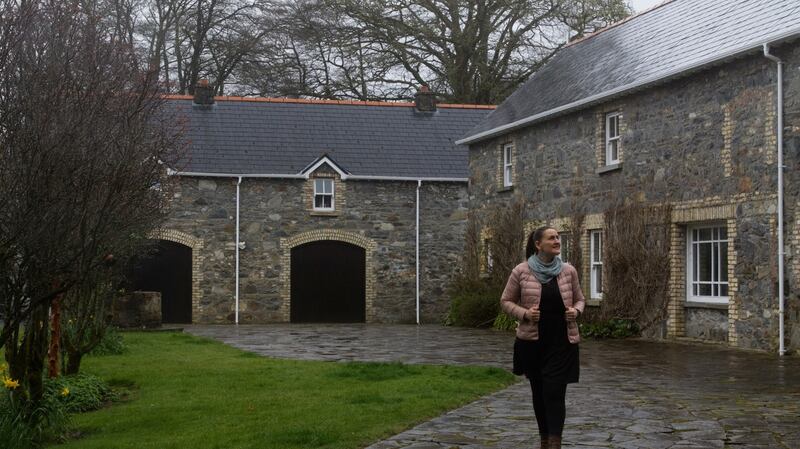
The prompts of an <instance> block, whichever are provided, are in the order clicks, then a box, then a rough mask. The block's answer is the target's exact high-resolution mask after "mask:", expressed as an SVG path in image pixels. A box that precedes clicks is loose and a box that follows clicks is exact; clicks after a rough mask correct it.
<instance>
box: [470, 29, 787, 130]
mask: <svg viewBox="0 0 800 449" xmlns="http://www.w3.org/2000/svg"><path fill="white" fill-rule="evenodd" d="M798 35H800V29H794V30H791V31H786V32H783V33H781V34H779V35H777V36H772V37H770V38H768V39H762V40H759V41H757V42H751V43H748V44H745V45H741V46H739V47H736V48H734V49H733V50H729V51H727V52H725V53H720V54H717V55H714V56H711V57H708V58H704V59H700V60H698V61H695V62H693V63H690V64H687V65H685V66H683V67H679V68H677V69H673V70H668V71H666V72H662V73H659V74H656V75H653V76H650V77H648V78H645V79H643V80H640V81H637V82H634V83H630V84H626V85H624V86H620V87H617V88H615V89H611V90H607V91H605V92H601V93H599V94H596V95H592V96H591V97H586V98H583V99H581V100H578V101H573V102H572V103H567V104H565V105H563V106H559V107H557V108H553V109H549V110H547V111H544V112H540V113H538V114H535V115H531V116H530V117H525V118H523V119H520V120H517V121H514V122H511V123H507V124H505V125H502V126H498V127H496V128H492V129H489V130H486V131H483V132H481V133H478V134H475V135H474V136H470V137H466V138H464V139H461V140H457V141H456V145H469V144H471V143H475V142H478V141H480V140H485V139H488V138H491V137H495V136H498V135H500V134H503V133H505V132H506V131H510V130H512V129H516V128H520V127H522V126H525V125H530V124H533V123H535V122H538V121H541V120H543V119H546V118H548V117H550V116H553V115H556V114H559V113H563V112H567V111H571V110H574V109H579V108H581V107H583V106H587V105H589V104H592V103H599V102H600V101H602V100H605V99H608V98H611V97H615V96H618V95H622V94H625V93H628V92H630V91H634V90H637V89H642V88H644V87H647V86H648V85H650V84H656V83H658V82H664V81H667V80H669V79H670V78H675V77H678V76H680V75H683V74H685V73H686V72H694V71H697V70H700V69H703V68H705V67H706V66H709V65H714V64H717V63H720V62H724V61H725V60H727V59H733V58H736V57H737V56H744V55H745V54H747V53H750V52H752V51H756V50H757V51H759V52H760V51H761V50H762V49H763V48H764V44H769V45H774V44H778V43H780V42H782V41H785V40H789V39H791V38H793V37H797V36H798Z"/></svg>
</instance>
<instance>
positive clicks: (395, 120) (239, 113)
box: [136, 86, 493, 323]
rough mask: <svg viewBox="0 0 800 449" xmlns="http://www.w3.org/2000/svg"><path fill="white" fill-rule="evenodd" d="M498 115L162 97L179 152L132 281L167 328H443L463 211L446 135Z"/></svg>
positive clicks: (456, 109) (431, 107) (464, 108)
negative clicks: (155, 232)
mask: <svg viewBox="0 0 800 449" xmlns="http://www.w3.org/2000/svg"><path fill="white" fill-rule="evenodd" d="M492 108H493V107H491V106H474V105H448V104H436V101H435V97H434V95H433V94H432V93H430V92H427V91H421V92H420V93H419V94H418V95H417V98H416V101H415V103H379V102H346V101H312V100H293V99H265V98H238V97H213V96H212V94H211V92H210V90H209V89H208V88H207V87H206V86H198V88H197V89H196V93H195V96H194V97H192V96H172V97H170V98H169V99H168V110H169V111H171V112H174V114H175V116H176V117H175V118H174V119H175V120H176V121H177V122H178V123H181V124H183V126H184V127H185V130H186V132H185V137H186V139H187V141H188V153H187V154H186V156H185V158H184V160H183V162H182V163H181V166H180V167H174V171H173V174H174V175H175V176H177V177H178V183H177V184H178V185H177V189H176V191H175V192H174V197H173V198H172V212H171V216H170V218H169V220H168V222H167V223H166V225H165V226H164V228H163V229H162V230H161V231H160V235H159V236H158V237H159V239H160V243H159V250H158V252H157V254H156V255H155V256H154V257H152V258H151V259H149V260H147V261H145V262H144V263H142V264H140V266H139V268H138V269H137V275H136V277H137V280H136V283H137V287H138V288H139V289H144V290H156V291H161V292H162V299H163V305H162V306H163V318H164V320H165V321H167V322H202V323H232V322H241V323H253V322H289V321H291V322H417V321H422V322H440V321H441V320H442V318H443V316H444V314H445V313H446V310H447V307H448V304H447V298H446V295H445V292H444V289H445V288H446V286H447V283H448V279H449V276H450V274H451V273H452V271H453V269H454V267H455V266H456V264H457V263H458V261H459V258H460V257H461V250H462V247H463V232H464V227H465V216H466V210H467V177H468V172H467V149H466V147H464V146H456V145H455V144H454V141H455V140H456V139H457V138H458V137H460V136H462V135H464V134H465V133H466V132H467V131H468V130H469V129H470V128H472V127H474V126H475V125H476V124H477V123H478V122H479V121H480V120H481V119H483V118H484V117H485V115H486V114H487V113H488V112H489V110H490V109H492ZM237 242H238V244H237ZM417 242H418V243H417ZM418 246H419V248H420V249H419V252H418V253H417V248H418Z"/></svg>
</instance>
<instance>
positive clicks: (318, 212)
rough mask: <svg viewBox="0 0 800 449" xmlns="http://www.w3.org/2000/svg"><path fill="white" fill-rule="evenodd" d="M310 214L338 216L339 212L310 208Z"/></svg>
mask: <svg viewBox="0 0 800 449" xmlns="http://www.w3.org/2000/svg"><path fill="white" fill-rule="evenodd" d="M311 215H312V216H315V217H338V216H339V215H340V212H339V211H338V210H312V211H311Z"/></svg>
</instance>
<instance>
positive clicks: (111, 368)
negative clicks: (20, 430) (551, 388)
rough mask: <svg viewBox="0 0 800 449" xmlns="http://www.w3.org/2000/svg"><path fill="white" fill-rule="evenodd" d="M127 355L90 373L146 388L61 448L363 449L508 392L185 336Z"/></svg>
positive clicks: (466, 380)
mask: <svg viewBox="0 0 800 449" xmlns="http://www.w3.org/2000/svg"><path fill="white" fill-rule="evenodd" d="M124 336H125V342H126V344H127V345H128V350H127V352H126V353H125V354H123V355H118V356H104V357H88V358H86V359H85V361H84V363H83V365H82V368H81V369H82V371H84V372H87V373H91V374H95V375H98V376H100V377H101V378H103V379H105V380H107V381H109V382H112V383H116V384H126V383H131V382H132V383H133V384H135V387H134V390H133V391H134V392H133V394H132V395H131V396H130V397H129V399H128V400H126V401H123V402H121V403H116V404H114V405H113V406H111V407H108V408H106V409H103V410H99V411H96V412H91V413H84V414H80V415H75V416H74V417H73V426H74V427H75V428H76V430H77V431H79V432H80V433H81V437H80V438H79V439H75V440H71V441H69V442H67V443H66V444H62V445H57V446H52V447H54V448H64V449H66V448H103V449H108V448H137V449H138V448H159V449H166V448H181V449H183V448H193V449H194V448H225V449H231V448H253V449H256V448H257V449H265V448H275V449H279V448H304V449H306V448H353V449H355V448H361V447H364V446H366V445H369V444H370V443H372V442H374V441H377V440H379V439H381V438H385V437H388V436H390V435H393V434H395V433H398V432H400V431H402V430H404V429H407V428H409V427H411V426H413V425H415V424H417V423H419V422H422V421H425V420H427V419H430V418H432V417H434V416H437V415H439V414H441V413H443V412H444V411H446V410H449V409H452V408H455V407H458V406H460V405H463V404H465V403H467V402H470V401H472V400H474V399H476V398H478V397H479V396H482V395H484V394H487V393H489V392H491V391H494V390H497V389H499V388H501V387H504V386H507V385H509V384H511V383H512V382H513V381H514V377H513V376H512V375H511V374H510V373H508V372H506V371H503V370H500V369H494V368H480V367H450V366H420V365H402V364H380V363H331V362H303V361H292V360H275V359H268V358H264V357H261V356H257V355H255V354H251V353H247V352H243V351H240V350H237V349H234V348H231V347H228V346H225V345H223V344H220V343H217V342H215V341H212V340H209V339H202V338H197V337H193V336H190V335H186V334H180V333H125V334H124Z"/></svg>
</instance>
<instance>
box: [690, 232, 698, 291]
mask: <svg viewBox="0 0 800 449" xmlns="http://www.w3.org/2000/svg"><path fill="white" fill-rule="evenodd" d="M697 246H698V245H697V244H696V243H695V244H693V245H692V267H691V268H692V282H697V280H698V279H697V278H698V276H697V267H698V263H697ZM695 294H697V293H695Z"/></svg>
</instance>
